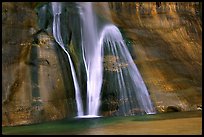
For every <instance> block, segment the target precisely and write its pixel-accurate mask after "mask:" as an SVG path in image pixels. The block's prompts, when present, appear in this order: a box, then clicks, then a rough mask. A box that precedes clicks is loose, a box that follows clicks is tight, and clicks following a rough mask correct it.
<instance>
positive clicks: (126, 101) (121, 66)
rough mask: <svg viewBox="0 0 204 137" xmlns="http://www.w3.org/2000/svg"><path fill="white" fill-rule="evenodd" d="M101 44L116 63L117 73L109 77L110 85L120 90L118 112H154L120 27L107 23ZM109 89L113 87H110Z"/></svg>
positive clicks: (126, 113)
mask: <svg viewBox="0 0 204 137" xmlns="http://www.w3.org/2000/svg"><path fill="white" fill-rule="evenodd" d="M100 44H101V45H103V48H104V53H105V54H106V56H109V57H110V56H111V57H112V59H114V62H113V61H112V64H109V65H114V69H115V70H113V71H114V72H115V73H114V74H113V75H111V77H112V78H111V79H109V80H110V81H111V82H110V83H109V87H113V88H114V89H117V91H118V92H119V96H118V97H119V99H120V101H119V104H120V105H119V110H118V113H119V114H121V113H122V114H123V115H134V114H137V113H138V111H139V112H140V113H141V112H143V111H144V112H146V113H147V114H154V113H155V109H154V107H153V105H152V103H151V99H150V97H149V94H148V91H147V88H146V86H145V84H144V81H143V79H142V77H141V75H140V73H139V71H138V69H137V67H136V65H135V63H134V61H133V59H132V57H131V55H130V53H129V51H128V49H127V46H126V44H125V43H124V41H123V37H122V35H121V33H120V31H119V29H118V28H117V27H116V26H115V25H112V24H108V25H105V26H104V28H103V29H102V32H101V35H100ZM109 60H110V58H109ZM111 85H112V86H111ZM117 87H118V88H117ZM109 90H113V89H111V88H109ZM138 108H139V109H140V110H138Z"/></svg>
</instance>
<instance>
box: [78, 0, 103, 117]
mask: <svg viewBox="0 0 204 137" xmlns="http://www.w3.org/2000/svg"><path fill="white" fill-rule="evenodd" d="M79 5H80V7H81V9H80V17H81V19H82V24H81V25H82V26H81V27H82V29H81V34H82V51H83V59H84V64H85V68H86V74H87V115H89V116H98V115H99V114H98V111H99V106H100V92H101V86H102V80H103V65H102V63H103V60H102V59H103V51H102V47H101V45H100V44H99V37H98V32H97V31H98V30H97V22H96V19H95V14H94V12H93V10H92V4H91V3H90V2H83V3H82V4H81V3H79Z"/></svg>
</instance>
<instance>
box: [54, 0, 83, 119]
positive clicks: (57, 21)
mask: <svg viewBox="0 0 204 137" xmlns="http://www.w3.org/2000/svg"><path fill="white" fill-rule="evenodd" d="M61 10H62V7H61V3H59V2H52V11H53V36H54V38H55V41H56V42H57V43H58V44H59V46H60V47H61V48H62V49H63V51H64V52H65V53H66V55H67V57H68V59H69V63H70V67H71V72H72V78H73V82H74V88H75V96H76V103H77V115H78V116H82V115H84V112H83V104H82V100H81V93H80V88H79V84H78V81H77V77H76V73H75V69H74V65H73V63H72V60H71V57H70V55H69V52H68V51H67V50H66V49H65V46H64V43H63V40H62V37H61V30H60V29H61V28H60V14H61Z"/></svg>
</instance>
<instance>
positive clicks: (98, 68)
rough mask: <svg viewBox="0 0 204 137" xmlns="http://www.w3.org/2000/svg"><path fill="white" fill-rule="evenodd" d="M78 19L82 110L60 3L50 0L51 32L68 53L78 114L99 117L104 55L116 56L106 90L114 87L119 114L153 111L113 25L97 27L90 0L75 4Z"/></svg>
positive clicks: (141, 82)
mask: <svg viewBox="0 0 204 137" xmlns="http://www.w3.org/2000/svg"><path fill="white" fill-rule="evenodd" d="M76 5H77V7H78V8H79V16H80V19H81V24H80V25H81V26H80V31H81V32H80V33H79V34H81V46H80V47H81V48H82V54H83V55H82V57H83V61H84V65H85V69H86V76H87V100H86V101H87V105H86V106H87V111H86V112H85V113H84V112H83V104H82V100H81V93H80V89H79V85H78V82H77V77H76V73H75V69H74V66H73V63H72V60H71V57H70V55H69V53H68V51H67V50H66V49H65V47H64V43H63V40H62V37H61V31H60V14H61V8H62V7H61V4H60V3H56V2H52V10H53V35H54V38H55V40H56V42H57V43H58V44H59V45H60V47H61V48H62V49H63V51H64V52H65V53H66V54H67V57H68V59H69V63H70V66H71V72H72V76H73V81H74V87H75V95H76V103H77V111H78V112H77V113H78V114H77V117H79V118H86V117H98V116H99V108H100V105H101V88H102V84H103V76H104V72H103V68H104V66H103V58H104V55H105V56H107V55H108V56H112V57H114V58H115V64H114V65H115V67H117V69H116V73H113V74H112V75H111V76H112V78H111V79H109V80H110V81H109V83H108V84H109V85H112V86H110V87H112V88H109V90H115V89H116V90H117V92H118V93H117V94H118V95H117V97H118V99H119V103H118V105H119V106H118V109H117V111H118V114H119V115H120V114H122V115H134V114H137V113H138V110H136V109H139V111H140V112H145V113H147V114H154V113H155V110H154V107H153V105H152V103H151V99H150V97H149V94H148V91H147V88H146V86H145V84H144V81H143V79H142V77H141V75H140V73H139V71H138V69H137V67H136V65H135V63H134V61H133V59H132V57H131V55H130V53H129V51H128V49H127V46H126V44H125V43H124V41H123V38H122V35H121V33H120V31H119V29H118V28H117V27H116V26H115V25H112V24H106V25H104V26H103V27H102V29H99V27H98V26H97V25H98V22H97V19H96V17H95V16H96V15H95V14H94V12H93V9H92V3H90V2H86V3H77V4H76Z"/></svg>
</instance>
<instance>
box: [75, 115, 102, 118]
mask: <svg viewBox="0 0 204 137" xmlns="http://www.w3.org/2000/svg"><path fill="white" fill-rule="evenodd" d="M99 117H102V116H97V115H83V116H76V117H75V118H99Z"/></svg>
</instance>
